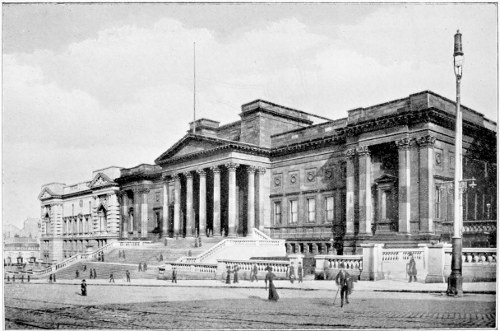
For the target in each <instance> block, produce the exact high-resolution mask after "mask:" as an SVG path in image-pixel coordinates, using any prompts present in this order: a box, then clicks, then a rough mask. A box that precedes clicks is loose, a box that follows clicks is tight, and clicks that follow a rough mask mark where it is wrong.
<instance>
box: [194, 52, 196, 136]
mask: <svg viewBox="0 0 500 331" xmlns="http://www.w3.org/2000/svg"><path fill="white" fill-rule="evenodd" d="M193 134H196V42H193Z"/></svg>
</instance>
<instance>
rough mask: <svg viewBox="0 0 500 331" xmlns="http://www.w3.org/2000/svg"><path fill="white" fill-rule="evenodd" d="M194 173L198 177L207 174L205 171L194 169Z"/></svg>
mask: <svg viewBox="0 0 500 331" xmlns="http://www.w3.org/2000/svg"><path fill="white" fill-rule="evenodd" d="M196 173H198V175H200V176H206V175H207V172H206V171H205V169H196Z"/></svg>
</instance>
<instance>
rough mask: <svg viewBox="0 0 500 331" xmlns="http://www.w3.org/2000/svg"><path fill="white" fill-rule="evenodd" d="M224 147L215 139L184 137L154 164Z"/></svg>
mask: <svg viewBox="0 0 500 331" xmlns="http://www.w3.org/2000/svg"><path fill="white" fill-rule="evenodd" d="M222 145H224V143H223V142H221V141H218V140H217V139H216V138H209V137H203V136H192V135H186V136H185V137H184V138H182V139H181V140H179V141H178V142H177V143H175V144H174V145H173V146H172V147H170V148H169V149H168V150H167V151H166V152H165V153H163V154H162V155H161V156H160V157H158V158H157V159H156V160H155V163H156V164H159V163H161V162H162V161H165V160H167V159H171V158H177V157H181V156H184V155H188V154H194V153H199V152H203V151H207V150H211V149H213V148H216V147H219V146H222Z"/></svg>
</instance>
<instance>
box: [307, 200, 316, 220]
mask: <svg viewBox="0 0 500 331" xmlns="http://www.w3.org/2000/svg"><path fill="white" fill-rule="evenodd" d="M307 221H308V222H315V221H316V199H315V198H309V199H307Z"/></svg>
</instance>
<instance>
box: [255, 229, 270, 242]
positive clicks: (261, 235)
mask: <svg viewBox="0 0 500 331" xmlns="http://www.w3.org/2000/svg"><path fill="white" fill-rule="evenodd" d="M253 235H254V237H257V238H260V239H263V240H271V239H272V238H271V237H269V236H268V235H267V234H265V233H264V232H262V231H260V230H259V229H256V228H253Z"/></svg>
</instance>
